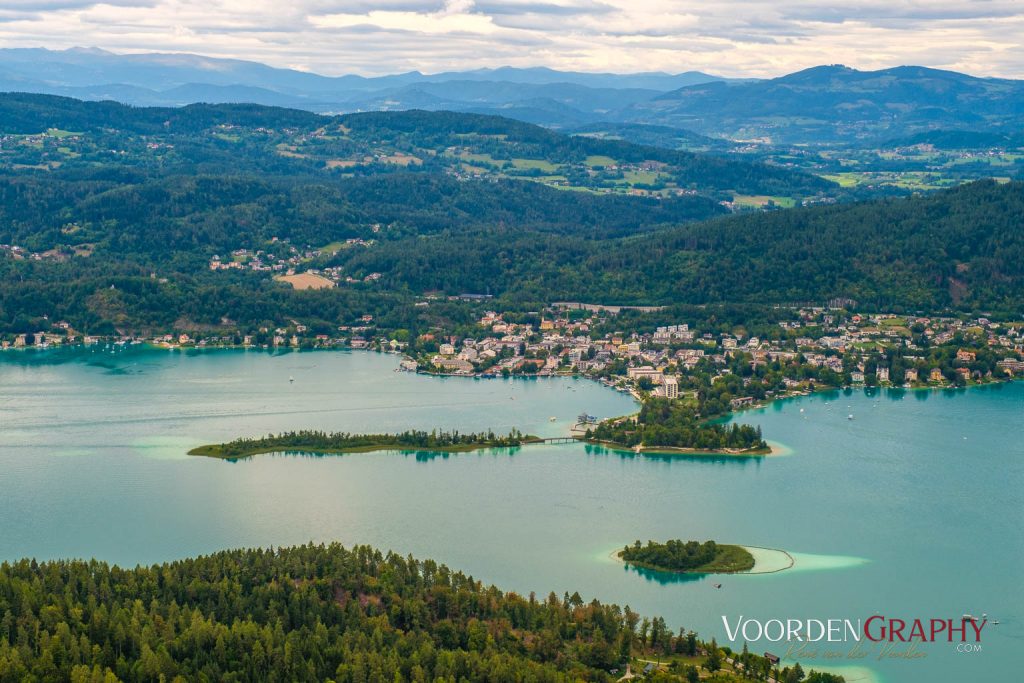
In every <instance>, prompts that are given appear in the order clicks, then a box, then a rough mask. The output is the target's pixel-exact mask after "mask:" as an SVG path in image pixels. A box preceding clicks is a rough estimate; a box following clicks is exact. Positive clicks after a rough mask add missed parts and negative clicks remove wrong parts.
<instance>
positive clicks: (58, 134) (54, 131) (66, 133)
mask: <svg viewBox="0 0 1024 683" xmlns="http://www.w3.org/2000/svg"><path fill="white" fill-rule="evenodd" d="M46 134H47V135H49V136H50V137H51V138H58V139H60V140H63V139H64V138H70V137H75V136H77V135H81V133H75V132H72V131H70V130H61V129H60V128H49V129H47V131H46Z"/></svg>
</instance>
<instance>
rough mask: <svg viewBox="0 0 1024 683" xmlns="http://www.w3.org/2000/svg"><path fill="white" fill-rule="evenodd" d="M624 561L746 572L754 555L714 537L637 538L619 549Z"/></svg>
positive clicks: (681, 569)
mask: <svg viewBox="0 0 1024 683" xmlns="http://www.w3.org/2000/svg"><path fill="white" fill-rule="evenodd" d="M619 557H620V558H622V560H624V561H625V562H627V563H629V564H631V565H634V566H636V567H641V568H643V569H654V570H656V571H666V572H693V573H701V574H710V573H732V572H745V571H750V570H751V569H753V568H754V556H753V555H751V554H750V552H749V551H747V549H746V548H744V547H743V546H739V545H722V544H719V543H715V542H714V541H705V542H703V543H700V542H698V541H680V540H673V541H666V542H665V543H655V542H654V541H648V542H647V545H641V544H640V541H639V540H638V541H636V542H635V543H634V544H633V545H631V546H629V545H627V546H626V547H624V548H623V549H622V550H621V551H620V552H619Z"/></svg>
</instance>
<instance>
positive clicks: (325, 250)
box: [318, 242, 345, 255]
mask: <svg viewBox="0 0 1024 683" xmlns="http://www.w3.org/2000/svg"><path fill="white" fill-rule="evenodd" d="M344 248H345V243H344V242H331V243H330V244H325V245H324V246H322V247H320V249H318V251H319V252H320V253H321V254H331V255H334V254H337V253H338V252H339V251H341V250H342V249H344Z"/></svg>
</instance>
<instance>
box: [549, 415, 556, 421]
mask: <svg viewBox="0 0 1024 683" xmlns="http://www.w3.org/2000/svg"><path fill="white" fill-rule="evenodd" d="M557 419H558V418H557V417H555V416H554V415H552V416H551V417H549V418H548V420H549V421H551V422H554V421H555V420H557Z"/></svg>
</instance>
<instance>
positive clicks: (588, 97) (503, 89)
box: [0, 48, 716, 125]
mask: <svg viewBox="0 0 1024 683" xmlns="http://www.w3.org/2000/svg"><path fill="white" fill-rule="evenodd" d="M715 79H716V77H714V76H709V75H707V74H703V73H699V72H694V71H690V72H686V73H680V74H667V73H657V72H651V73H638V74H594V73H576V72H565V71H556V70H553V69H547V68H529V69H517V68H512V67H501V68H498V69H476V70H472V71H460V72H446V73H439V74H430V75H427V74H422V73H419V72H410V73H404V74H396V75H391V76H381V77H372V78H369V77H363V76H356V75H346V76H337V77H331V76H321V75H318V74H313V73H307V72H303V71H296V70H293V69H278V68H274V67H270V66H267V65H265V64H260V63H257V62H250V61H243V60H235V59H215V58H210V57H203V56H200V55H192V54H156V53H150V54H129V55H119V54H114V53H112V52H107V51H105V50H99V49H95V48H72V49H69V50H46V49H43V48H18V49H4V50H0V89H2V90H6V91H22V92H38V93H47V94H54V95H65V96H70V97H76V98H81V99H87V100H100V99H113V100H117V101H120V102H124V103H127V104H133V105H140V106H178V105H184V104H189V103H194V102H208V103H228V102H252V103H256V104H264V105H276V106H286V107H300V108H303V109H309V110H312V111H319V112H344V111H360V110H378V109H412V108H419V109H451V110H456V111H479V112H487V113H491V112H493V113H505V114H506V115H509V114H514V113H516V112H518V113H520V114H521V115H522V116H523V118H524V119H526V120H532V121H534V122H536V123H544V124H547V125H562V124H567V123H579V122H587V121H593V120H596V119H599V118H602V117H603V116H605V115H607V113H608V112H610V111H611V110H613V109H619V108H622V107H623V106H627V105H630V104H634V103H636V102H640V101H645V100H649V99H651V98H652V97H656V96H658V95H661V94H663V93H665V92H668V91H671V90H674V89H678V88H681V87H684V86H687V85H694V84H698V83H706V82H709V81H712V80H715ZM498 110H507V111H504V112H500V111H498Z"/></svg>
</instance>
